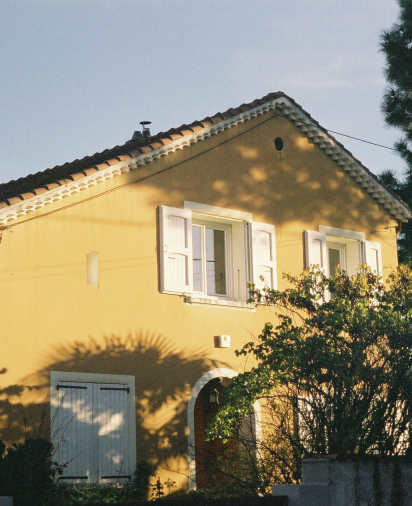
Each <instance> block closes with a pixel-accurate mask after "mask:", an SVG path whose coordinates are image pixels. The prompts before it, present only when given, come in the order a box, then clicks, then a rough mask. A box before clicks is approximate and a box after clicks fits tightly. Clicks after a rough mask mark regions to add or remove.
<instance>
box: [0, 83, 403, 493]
mask: <svg viewBox="0 0 412 506" xmlns="http://www.w3.org/2000/svg"><path fill="white" fill-rule="evenodd" d="M410 218H411V213H410V210H409V208H408V207H407V206H406V205H405V204H404V203H403V202H402V201H400V200H399V199H398V198H397V197H396V196H394V195H393V194H392V193H390V192H389V191H388V189H387V188H385V187H384V186H382V184H381V183H380V182H379V181H378V180H377V178H376V177H375V176H374V175H373V174H372V173H371V172H370V171H369V170H368V169H367V168H366V167H364V166H363V165H362V164H361V163H360V162H359V161H358V160H357V159H356V158H354V157H353V156H352V154H351V153H349V152H348V151H347V150H346V149H345V148H344V147H343V146H342V145H341V144H340V143H339V142H337V141H336V139H334V138H333V137H332V136H331V135H329V134H328V132H327V131H326V130H325V129H324V128H322V127H321V126H320V125H319V124H318V123H317V122H316V121H315V120H314V119H313V118H311V116H310V115H309V114H308V113H307V112H305V111H304V110H303V109H302V108H301V107H300V106H299V105H298V104H296V102H294V100H293V99H291V98H290V97H288V96H286V95H285V94H284V93H282V92H278V93H272V94H270V95H267V96H266V97H263V98H262V99H260V100H255V101H254V102H252V103H250V104H246V105H241V106H240V107H238V108H235V109H229V110H228V111H226V112H225V113H218V114H216V115H215V116H213V117H208V118H205V119H204V120H202V121H195V122H193V123H192V124H190V125H183V126H181V127H179V128H174V129H171V130H169V131H168V132H165V133H163V132H162V133H158V134H156V135H150V132H149V130H148V129H147V127H146V126H144V130H143V132H135V134H134V136H133V139H132V140H130V141H127V142H125V144H124V145H122V146H116V147H115V148H113V149H108V150H106V151H103V152H102V153H96V154H94V155H92V156H90V157H86V158H83V159H82V160H75V161H74V162H71V163H66V164H64V165H62V166H59V167H54V168H53V169H48V170H45V171H44V172H41V173H38V174H34V175H29V176H27V177H24V178H21V179H19V180H17V181H11V182H9V183H6V184H2V185H0V308H1V320H0V322H1V323H0V328H1V339H0V357H1V358H0V369H2V368H4V370H3V371H2V372H3V374H2V375H1V376H0V379H1V387H2V390H1V397H0V438H2V439H4V440H6V441H16V440H18V439H21V438H22V437H24V436H26V437H32V436H39V435H42V436H44V435H47V437H51V439H52V441H53V442H54V444H55V447H56V455H55V458H56V460H59V461H60V463H67V464H68V465H67V467H66V468H65V470H64V474H63V476H62V479H63V480H67V482H70V483H110V482H113V481H120V482H122V481H129V480H130V478H131V476H132V475H133V472H134V470H135V468H136V462H137V461H141V460H151V461H153V462H155V463H158V464H159V468H158V469H159V472H160V473H161V478H162V479H163V478H164V479H166V478H168V477H170V478H172V479H174V480H175V481H176V482H178V485H179V487H181V488H188V487H190V488H194V487H196V485H197V486H198V487H202V486H205V483H207V482H205V479H204V477H202V475H201V474H202V473H201V472H200V466H199V463H198V465H197V466H196V456H197V455H199V451H200V450H199V448H200V447H201V445H202V431H203V430H204V418H205V417H204V411H205V409H207V406H206V405H207V403H208V399H209V393H210V392H212V390H213V388H212V387H213V385H214V384H215V379H216V378H228V379H230V378H231V377H234V376H235V375H236V374H237V373H238V372H240V371H242V370H244V367H245V363H244V359H242V358H236V357H235V355H234V350H236V349H239V348H241V347H242V345H243V344H245V343H246V342H248V341H250V338H251V335H258V334H259V333H260V331H261V330H262V328H263V325H264V323H265V322H267V321H270V320H271V319H272V318H273V312H272V311H271V309H270V308H265V307H257V308H256V307H255V306H253V305H251V304H248V302H247V299H248V290H247V282H248V281H255V282H256V283H257V284H259V283H261V282H260V281H259V276H260V275H263V276H264V277H265V279H266V280H267V281H268V283H269V284H270V285H271V286H272V287H276V286H277V287H278V288H280V289H283V288H285V286H286V285H285V281H284V280H282V272H285V271H286V272H293V273H296V274H297V273H299V272H300V271H301V270H302V269H303V268H304V267H305V266H307V265H309V264H320V265H321V266H322V267H323V268H324V269H325V271H326V272H330V271H331V270H333V269H334V268H335V266H336V265H337V264H340V265H341V266H342V267H343V268H345V269H346V270H347V271H348V272H349V273H350V272H355V271H356V269H357V266H358V265H359V263H363V262H367V263H369V264H370V265H371V267H372V268H373V269H374V270H376V271H377V272H379V273H382V274H383V276H384V277H385V276H386V275H387V273H388V272H389V270H391V269H393V268H396V266H397V251H396V237H397V235H398V234H399V231H400V228H401V224H402V223H403V222H405V221H407V220H408V219H410ZM257 409H258V408H257ZM195 448H196V449H195ZM196 452H198V453H196Z"/></svg>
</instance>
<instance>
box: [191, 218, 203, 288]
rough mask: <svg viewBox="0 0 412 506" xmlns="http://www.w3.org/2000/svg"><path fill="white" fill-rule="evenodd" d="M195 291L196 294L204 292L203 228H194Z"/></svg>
mask: <svg viewBox="0 0 412 506" xmlns="http://www.w3.org/2000/svg"><path fill="white" fill-rule="evenodd" d="M192 238H193V290H194V291H195V292H202V291H203V279H202V278H203V276H202V228H201V227H199V226H193V229H192Z"/></svg>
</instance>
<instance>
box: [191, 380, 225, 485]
mask: <svg viewBox="0 0 412 506" xmlns="http://www.w3.org/2000/svg"><path fill="white" fill-rule="evenodd" d="M229 383H230V379H228V378H223V377H218V378H214V379H212V380H210V381H209V382H208V383H206V385H204V387H203V388H202V390H201V391H200V392H199V395H198V396H197V399H196V402H195V413H194V419H195V460H196V488H198V489H201V490H204V489H212V488H215V486H216V484H217V483H216V477H215V474H216V457H217V456H220V457H222V456H223V455H224V453H225V452H226V451H227V450H228V449H229V448H228V445H225V444H223V443H222V442H221V441H220V440H218V439H214V440H213V441H205V439H204V435H205V432H206V428H207V424H208V423H209V420H210V419H211V417H212V416H213V415H214V414H216V413H217V411H218V409H219V408H220V406H221V405H222V393H223V388H224V387H225V386H227V385H228V384H229Z"/></svg>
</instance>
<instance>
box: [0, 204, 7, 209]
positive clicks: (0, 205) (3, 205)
mask: <svg viewBox="0 0 412 506" xmlns="http://www.w3.org/2000/svg"><path fill="white" fill-rule="evenodd" d="M8 205H9V204H8V203H7V202H0V209H1V208H2V207H8Z"/></svg>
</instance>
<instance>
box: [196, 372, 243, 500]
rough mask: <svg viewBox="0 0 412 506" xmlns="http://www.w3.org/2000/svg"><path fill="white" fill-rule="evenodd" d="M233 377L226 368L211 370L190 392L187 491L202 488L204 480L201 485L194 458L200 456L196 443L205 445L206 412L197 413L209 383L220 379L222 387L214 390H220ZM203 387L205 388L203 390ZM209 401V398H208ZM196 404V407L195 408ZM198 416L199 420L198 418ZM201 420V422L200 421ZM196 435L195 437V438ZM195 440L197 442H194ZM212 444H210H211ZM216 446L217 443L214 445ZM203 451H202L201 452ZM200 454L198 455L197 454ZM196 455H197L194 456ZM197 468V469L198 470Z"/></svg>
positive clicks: (199, 465)
mask: <svg viewBox="0 0 412 506" xmlns="http://www.w3.org/2000/svg"><path fill="white" fill-rule="evenodd" d="M235 376H237V373H236V372H235V371H232V370H231V369H226V368H223V367H222V368H217V369H212V370H211V371H208V372H207V373H205V374H204V375H203V376H202V377H201V378H200V379H199V380H198V381H197V383H196V385H195V386H194V388H193V390H192V393H191V396H190V399H189V403H188V408H187V419H188V420H187V422H188V423H187V425H188V432H189V434H188V443H189V445H188V454H189V489H190V490H194V489H196V488H203V487H202V484H204V482H205V480H204V479H203V483H202V478H201V477H200V475H201V473H202V463H201V462H200V461H199V463H198V462H197V460H196V457H198V458H199V459H200V458H201V455H202V449H201V448H200V449H198V451H197V452H196V442H197V443H198V444H199V445H200V446H202V443H205V441H204V440H203V437H204V429H205V427H206V425H207V421H206V420H207V412H206V413H205V412H203V411H202V414H201V415H200V413H199V410H200V408H201V407H203V406H204V403H205V402H206V399H207V394H208V393H209V392H210V390H208V389H209V388H210V387H211V386H213V384H212V385H208V384H209V383H210V382H213V380H216V379H218V378H222V385H221V387H219V388H216V390H218V392H219V390H222V389H223V386H224V385H225V384H227V383H228V382H229V381H230V379H232V378H234V377H235ZM204 387H206V388H205V389H204ZM199 396H200V400H199V403H198V404H197V402H196V401H197V399H198V398H199ZM209 400H210V398H209ZM196 404H197V406H196ZM195 407H196V412H197V413H196V420H195ZM207 409H212V408H205V411H207ZM199 416H200V418H199ZM202 420H203V421H202ZM201 424H202V425H203V432H201V431H200V430H199V428H197V429H196V427H197V426H198V425H199V426H200V425H201ZM196 435H197V437H196ZM196 440H197V441H196ZM200 440H201V441H202V443H201V442H200ZM213 443H214V442H212V444H213ZM216 444H218V443H216ZM203 451H204V450H203ZM199 452H200V454H199ZM196 454H197V455H196ZM198 468H199V469H198ZM198 480H200V486H199V484H198Z"/></svg>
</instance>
